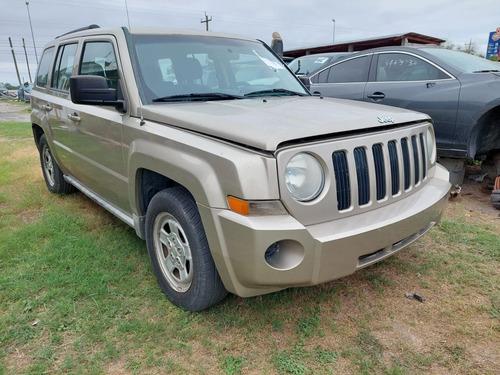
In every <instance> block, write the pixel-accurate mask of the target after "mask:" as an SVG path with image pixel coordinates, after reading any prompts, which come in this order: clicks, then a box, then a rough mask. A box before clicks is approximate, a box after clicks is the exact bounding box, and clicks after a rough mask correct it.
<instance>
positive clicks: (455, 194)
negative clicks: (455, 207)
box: [450, 185, 462, 198]
mask: <svg viewBox="0 0 500 375" xmlns="http://www.w3.org/2000/svg"><path fill="white" fill-rule="evenodd" d="M461 192H462V187H461V186H459V185H455V186H453V187H452V188H451V190H450V198H456V197H458V195H459V194H460V193H461Z"/></svg>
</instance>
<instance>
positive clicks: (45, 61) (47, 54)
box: [35, 47, 55, 87]
mask: <svg viewBox="0 0 500 375" xmlns="http://www.w3.org/2000/svg"><path fill="white" fill-rule="evenodd" d="M54 49H55V48H54V47H50V48H47V49H46V50H45V51H43V55H42V59H41V60H40V66H39V67H38V74H37V76H36V82H35V83H36V85H37V86H38V87H47V82H48V79H49V71H50V64H51V63H52V57H54Z"/></svg>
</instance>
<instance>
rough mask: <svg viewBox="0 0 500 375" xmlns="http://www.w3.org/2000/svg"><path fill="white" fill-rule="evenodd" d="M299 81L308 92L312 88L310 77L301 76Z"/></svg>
mask: <svg viewBox="0 0 500 375" xmlns="http://www.w3.org/2000/svg"><path fill="white" fill-rule="evenodd" d="M299 79H300V82H302V83H303V84H304V86H305V87H307V89H308V90H309V89H310V88H311V80H310V79H309V77H304V76H299Z"/></svg>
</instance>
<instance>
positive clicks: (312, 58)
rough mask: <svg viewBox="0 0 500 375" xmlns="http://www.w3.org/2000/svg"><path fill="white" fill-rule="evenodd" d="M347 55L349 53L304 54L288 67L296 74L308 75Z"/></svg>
mask: <svg viewBox="0 0 500 375" xmlns="http://www.w3.org/2000/svg"><path fill="white" fill-rule="evenodd" d="M345 55H347V53H342V52H339V53H330V54H328V55H309V56H302V57H298V58H296V59H295V60H293V61H292V62H291V63H290V64H289V65H288V67H289V68H290V70H291V71H292V72H293V73H294V74H297V75H298V76H301V75H306V74H310V73H312V72H314V71H315V70H317V69H319V68H322V67H323V66H325V65H326V64H328V63H330V62H333V61H335V60H337V59H339V58H341V57H342V56H345Z"/></svg>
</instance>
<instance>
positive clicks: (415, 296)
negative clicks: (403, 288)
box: [405, 292, 425, 303]
mask: <svg viewBox="0 0 500 375" xmlns="http://www.w3.org/2000/svg"><path fill="white" fill-rule="evenodd" d="M405 296H406V298H408V299H415V300H417V301H418V302H422V303H423V302H425V298H424V297H422V296H420V295H418V294H417V293H408V292H406V293H405Z"/></svg>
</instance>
